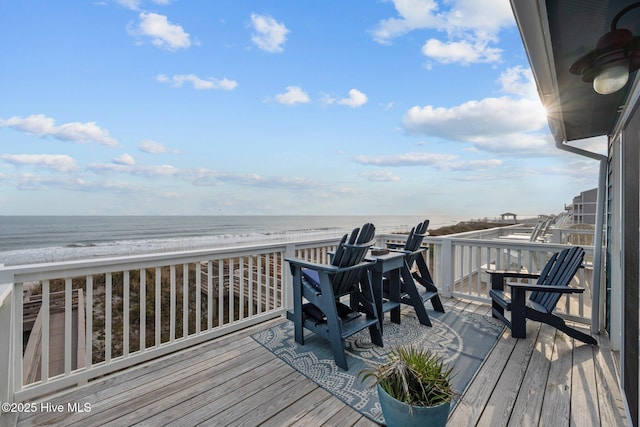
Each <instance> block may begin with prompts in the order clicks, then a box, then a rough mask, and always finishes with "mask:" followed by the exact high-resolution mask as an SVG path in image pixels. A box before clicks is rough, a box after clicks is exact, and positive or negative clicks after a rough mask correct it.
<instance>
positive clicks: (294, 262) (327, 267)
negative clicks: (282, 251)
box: [284, 258, 338, 273]
mask: <svg viewBox="0 0 640 427" xmlns="http://www.w3.org/2000/svg"><path fill="white" fill-rule="evenodd" d="M284 260H285V261H287V262H288V263H289V264H290V265H291V267H298V268H309V269H311V270H315V271H326V272H327V273H336V272H338V267H336V266H334V265H331V264H320V263H317V262H311V261H307V260H304V259H300V258H285V259H284Z"/></svg>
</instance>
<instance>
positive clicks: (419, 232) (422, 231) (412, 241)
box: [404, 219, 429, 252]
mask: <svg viewBox="0 0 640 427" xmlns="http://www.w3.org/2000/svg"><path fill="white" fill-rule="evenodd" d="M427 227H429V220H428V219H425V220H424V221H422V222H421V223H420V224H418V225H416V226H415V227H413V228H412V229H411V231H410V232H409V237H407V241H406V242H405V244H404V250H405V251H411V252H415V251H417V250H418V249H420V245H422V240H424V238H425V237H426V236H427Z"/></svg>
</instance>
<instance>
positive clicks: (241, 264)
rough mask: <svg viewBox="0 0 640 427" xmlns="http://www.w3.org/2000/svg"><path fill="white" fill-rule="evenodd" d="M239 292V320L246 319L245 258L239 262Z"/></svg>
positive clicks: (241, 258)
mask: <svg viewBox="0 0 640 427" xmlns="http://www.w3.org/2000/svg"><path fill="white" fill-rule="evenodd" d="M238 292H239V294H240V297H239V303H238V319H239V320H243V319H244V257H240V259H239V260H238Z"/></svg>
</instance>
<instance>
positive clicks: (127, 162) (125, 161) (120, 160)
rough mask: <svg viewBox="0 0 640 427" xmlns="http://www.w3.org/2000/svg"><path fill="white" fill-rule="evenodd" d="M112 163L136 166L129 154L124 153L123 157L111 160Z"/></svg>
mask: <svg viewBox="0 0 640 427" xmlns="http://www.w3.org/2000/svg"><path fill="white" fill-rule="evenodd" d="M113 163H115V164H116V165H127V166H133V165H135V164H136V161H135V159H134V158H133V157H131V156H130V155H129V154H127V153H124V154H123V155H121V156H118V157H116V158H115V159H113Z"/></svg>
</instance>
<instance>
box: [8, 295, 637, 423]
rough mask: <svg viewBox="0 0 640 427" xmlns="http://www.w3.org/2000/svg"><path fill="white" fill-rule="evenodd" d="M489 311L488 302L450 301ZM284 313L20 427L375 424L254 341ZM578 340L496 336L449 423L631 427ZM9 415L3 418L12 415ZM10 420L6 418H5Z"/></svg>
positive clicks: (594, 353) (553, 335) (598, 353)
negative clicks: (85, 408)
mask: <svg viewBox="0 0 640 427" xmlns="http://www.w3.org/2000/svg"><path fill="white" fill-rule="evenodd" d="M444 302H445V304H446V305H447V306H453V305H455V306H456V307H458V308H463V309H465V310H468V311H474V312H479V313H481V314H487V315H488V314H489V311H490V308H489V306H487V305H483V304H478V303H475V302H469V301H463V300H458V299H448V300H447V299H445V301H444ZM282 321H285V320H282V319H279V320H274V321H270V322H267V323H265V324H263V325H259V326H256V327H253V328H252V329H249V330H244V331H242V332H239V333H235V334H232V335H228V336H226V337H223V338H220V339H217V340H214V341H210V342H207V343H205V344H202V345H199V346H197V347H192V348H190V349H187V350H184V351H181V352H178V353H174V354H171V355H168V356H166V357H162V358H159V359H157V360H154V361H151V362H147V363H144V364H142V365H139V366H137V367H134V368H130V369H126V370H124V371H121V372H118V373H115V374H112V375H109V376H106V377H104V378H101V379H98V380H95V381H92V382H90V383H88V384H86V385H83V386H80V387H76V388H73V389H71V390H68V391H65V392H62V393H59V394H57V395H55V396H49V397H47V398H44V399H42V400H41V401H39V402H38V405H39V404H40V402H45V403H50V404H54V405H57V404H62V405H65V408H66V407H67V406H66V405H67V404H68V403H71V404H81V405H82V404H85V403H89V404H90V405H91V408H90V409H91V411H90V412H68V411H66V410H65V411H63V412H62V413H46V412H42V411H38V412H37V413H33V414H29V413H24V414H22V415H20V416H19V418H18V417H16V418H14V419H12V420H11V421H12V422H10V423H9V424H13V423H14V422H15V423H17V425H20V426H22V425H24V426H30V425H41V424H49V425H51V424H53V425H65V426H68V425H78V426H103V425H114V426H125V425H149V426H156V425H165V424H173V425H197V424H199V423H202V424H203V425H215V426H257V425H265V426H290V425H291V426H293V425H295V426H303V425H305V426H319V425H327V426H331V425H335V426H370V425H375V424H374V423H373V422H372V421H370V420H369V419H367V418H364V417H362V416H361V415H360V414H359V413H358V412H356V411H355V410H353V409H351V408H350V407H349V406H347V405H345V404H344V403H343V402H342V401H340V400H338V399H337V398H335V397H333V396H332V395H330V394H329V393H328V392H326V391H325V390H323V389H322V388H320V387H319V386H318V385H316V384H315V383H314V382H312V381H310V380H309V379H307V378H306V377H304V376H302V375H300V374H298V373H297V372H296V371H295V370H294V369H293V368H291V367H289V366H288V365H286V364H285V363H284V362H282V361H280V360H279V359H278V358H277V357H275V356H274V355H273V354H271V353H270V352H269V351H268V350H266V349H265V348H263V347H262V346H261V345H260V344H258V343H257V342H255V341H254V340H253V339H252V338H250V336H249V335H250V334H251V333H253V332H256V331H257V330H260V329H263V328H267V327H270V326H272V325H274V324H276V323H278V322H282ZM598 340H599V344H600V345H599V346H598V347H592V346H588V345H584V344H582V343H579V342H574V340H572V339H570V338H569V337H567V336H566V335H564V334H561V333H557V332H556V331H555V329H553V328H550V327H547V326H540V325H539V324H537V323H534V322H529V324H528V338H527V339H522V340H516V339H513V338H511V336H510V333H509V331H508V330H506V331H505V333H504V334H503V336H502V337H501V338H500V339H499V341H498V343H497V344H496V346H495V348H494V349H493V351H492V352H491V353H490V354H489V356H488V357H487V359H486V360H485V363H484V365H483V366H482V368H481V369H480V371H479V372H478V374H477V375H476V377H475V378H474V380H473V381H472V383H471V384H470V385H469V387H468V389H467V391H466V393H465V394H464V395H463V396H462V403H461V404H460V405H458V407H457V408H456V409H455V411H454V412H453V413H452V415H451V418H450V422H449V425H451V426H474V425H477V426H492V427H495V426H538V425H540V426H569V425H577V426H624V425H626V420H625V419H624V411H623V410H622V409H621V408H622V400H621V396H620V393H619V391H618V386H617V383H616V379H615V378H616V375H615V373H614V372H612V371H611V369H613V367H614V366H616V364H615V361H614V359H613V358H614V356H613V355H612V353H611V352H610V351H609V346H608V340H607V339H606V337H599V338H598ZM5 415H6V414H5ZM3 421H7V420H3Z"/></svg>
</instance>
